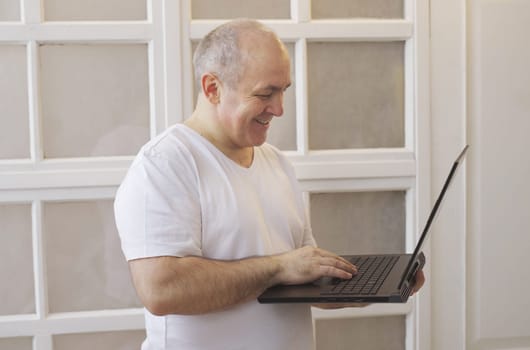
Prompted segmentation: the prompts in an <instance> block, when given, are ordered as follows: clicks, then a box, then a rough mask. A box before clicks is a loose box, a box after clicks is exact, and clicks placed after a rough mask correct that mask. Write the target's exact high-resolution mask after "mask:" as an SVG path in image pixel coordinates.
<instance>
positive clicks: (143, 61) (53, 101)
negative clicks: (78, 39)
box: [40, 44, 149, 158]
mask: <svg viewBox="0 0 530 350" xmlns="http://www.w3.org/2000/svg"><path fill="white" fill-rule="evenodd" d="M40 56H41V69H42V76H41V84H42V128H43V141H44V156H45V157H46V158H55V157H87V156H114V155H134V154H136V153H137V152H138V150H139V148H140V147H141V146H142V145H143V144H144V143H145V142H146V141H147V140H148V138H149V77H148V64H147V45H143V44H136V45H43V46H41V47H40Z"/></svg>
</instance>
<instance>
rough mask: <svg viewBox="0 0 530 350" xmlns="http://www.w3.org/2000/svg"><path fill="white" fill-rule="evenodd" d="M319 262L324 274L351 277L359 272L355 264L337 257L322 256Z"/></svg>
mask: <svg viewBox="0 0 530 350" xmlns="http://www.w3.org/2000/svg"><path fill="white" fill-rule="evenodd" d="M319 264H320V270H321V272H322V274H323V275H324V276H332V277H339V278H351V277H352V276H353V275H355V274H356V273H357V267H355V265H352V264H351V263H350V262H347V261H346V262H345V261H343V260H341V259H337V258H335V257H333V258H331V257H326V258H321V260H320V261H319Z"/></svg>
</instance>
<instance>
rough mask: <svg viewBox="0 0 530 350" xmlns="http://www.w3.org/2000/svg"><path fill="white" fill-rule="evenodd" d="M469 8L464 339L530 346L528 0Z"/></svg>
mask: <svg viewBox="0 0 530 350" xmlns="http://www.w3.org/2000/svg"><path fill="white" fill-rule="evenodd" d="M470 11H471V13H470V15H471V21H472V24H471V29H470V33H469V38H470V42H469V45H470V53H471V54H470V59H471V62H472V67H473V70H471V71H470V81H469V84H470V86H469V91H470V94H469V98H470V114H469V125H470V143H471V144H472V145H473V146H474V152H473V153H472V156H471V157H470V159H469V160H470V163H469V164H468V165H469V179H470V188H469V192H468V193H469V214H470V217H469V220H470V222H469V232H468V234H469V247H468V252H469V254H470V257H469V259H468V262H469V265H468V275H469V276H470V277H471V278H470V279H469V280H468V283H469V289H468V292H469V293H468V302H469V310H470V312H469V313H468V314H467V320H468V330H469V332H468V336H469V338H468V344H469V347H470V348H471V349H480V350H482V349H492V348H530V328H529V327H528V325H529V324H530V302H528V297H527V295H528V293H527V291H528V289H529V288H530V281H529V279H528V278H526V277H524V276H527V275H528V268H527V265H528V264H527V256H528V247H529V246H530V237H529V236H528V227H529V225H530V219H529V218H530V217H529V215H528V207H529V206H530V199H529V198H530V185H529V184H528V178H529V177H530V165H529V164H530V162H528V161H527V159H528V157H527V154H526V153H527V150H528V149H529V148H530V139H529V137H528V130H530V119H529V118H528V111H529V110H530V99H529V98H528V96H530V88H529V85H528V81H530V73H529V71H528V62H529V60H530V48H529V47H528V45H527V44H526V43H527V42H528V38H527V33H528V32H529V31H530V3H528V2H527V1H518V0H508V1H502V2H498V1H491V0H475V1H472V2H471V7H470ZM470 67H471V65H470ZM498 285H501V286H503V287H502V288H499V287H498ZM500 315H502V317H501V316H500Z"/></svg>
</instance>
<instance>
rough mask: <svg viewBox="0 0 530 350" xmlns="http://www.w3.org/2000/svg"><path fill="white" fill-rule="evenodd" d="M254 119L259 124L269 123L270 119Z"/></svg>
mask: <svg viewBox="0 0 530 350" xmlns="http://www.w3.org/2000/svg"><path fill="white" fill-rule="evenodd" d="M256 121H257V122H258V123H260V124H261V125H269V123H270V122H271V121H270V120H262V119H256Z"/></svg>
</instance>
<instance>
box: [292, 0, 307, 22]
mask: <svg viewBox="0 0 530 350" xmlns="http://www.w3.org/2000/svg"><path fill="white" fill-rule="evenodd" d="M291 18H292V19H293V20H294V21H295V22H297V23H301V22H308V21H310V20H311V0H291Z"/></svg>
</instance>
